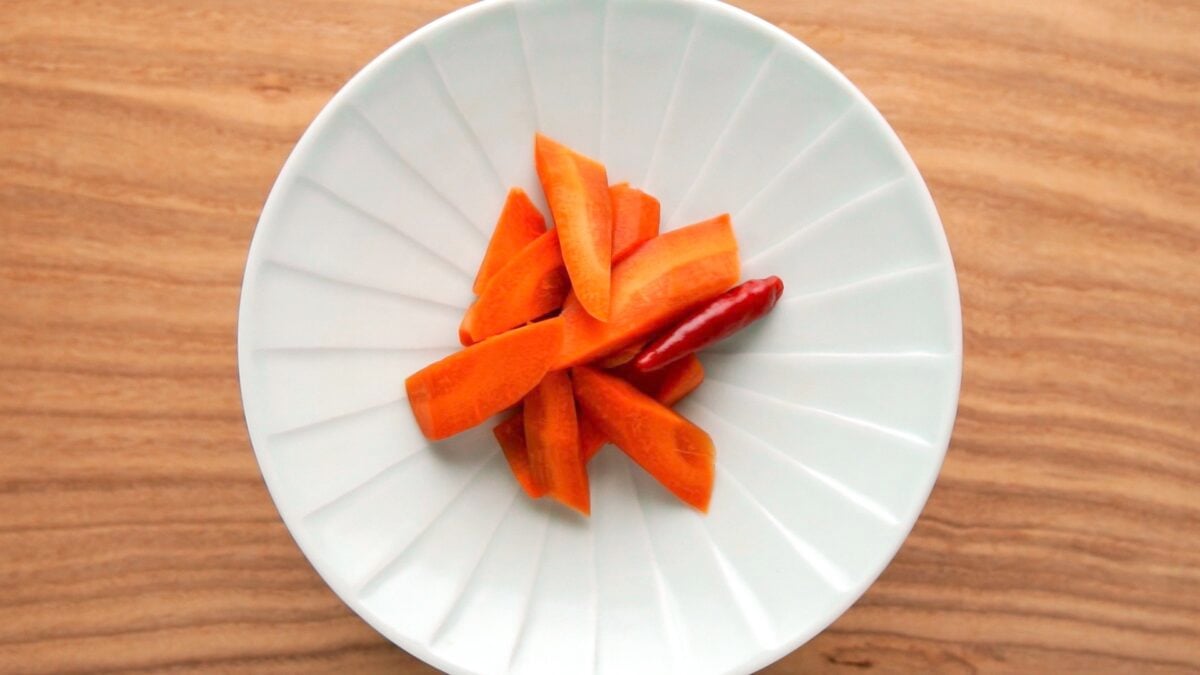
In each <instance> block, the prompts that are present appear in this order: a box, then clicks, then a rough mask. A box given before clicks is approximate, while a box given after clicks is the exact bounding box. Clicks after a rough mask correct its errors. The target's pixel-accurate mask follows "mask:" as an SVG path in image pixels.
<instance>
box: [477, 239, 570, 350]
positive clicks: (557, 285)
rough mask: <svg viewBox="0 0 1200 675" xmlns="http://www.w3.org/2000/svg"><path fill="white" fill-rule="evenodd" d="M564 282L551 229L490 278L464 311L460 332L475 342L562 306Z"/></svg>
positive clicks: (560, 260) (557, 249) (556, 242)
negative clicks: (477, 296) (480, 292)
mask: <svg viewBox="0 0 1200 675" xmlns="http://www.w3.org/2000/svg"><path fill="white" fill-rule="evenodd" d="M567 283H568V282H567V274H566V271H565V270H564V269H563V261H562V253H560V252H559V248H558V232H557V231H556V230H550V231H549V232H546V233H544V234H542V236H540V237H538V238H537V239H535V240H534V241H533V243H531V244H529V245H528V246H526V247H525V248H524V249H522V250H521V252H520V253H518V254H517V255H515V256H513V258H512V259H511V260H510V261H509V264H508V265H505V266H504V269H502V270H500V271H499V272H497V273H496V274H495V275H494V276H493V277H492V279H491V281H489V282H488V284H487V287H486V288H485V289H484V291H483V294H482V295H480V296H479V299H478V300H476V301H475V303H474V304H473V305H471V307H470V308H469V309H468V310H467V313H466V315H465V316H464V317H463V320H462V326H461V327H460V328H459V332H460V333H466V334H467V335H468V336H469V337H470V340H471V342H478V341H480V340H483V339H485V338H489V337H491V336H493V335H496V334H498V333H502V332H504V331H506V330H508V329H510V328H515V327H517V326H520V325H521V324H523V323H526V322H529V321H533V320H534V319H536V318H538V317H539V316H543V315H545V314H546V313H548V312H551V311H553V310H555V309H558V308H559V307H561V306H562V303H563V298H565V297H566V296H567Z"/></svg>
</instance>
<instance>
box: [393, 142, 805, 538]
mask: <svg viewBox="0 0 1200 675" xmlns="http://www.w3.org/2000/svg"><path fill="white" fill-rule="evenodd" d="M533 163H534V165H535V167H536V169H537V174H538V178H539V180H540V181H541V184H542V191H543V192H544V193H545V196H546V202H547V203H548V204H549V205H550V214H549V215H550V216H551V218H552V222H553V227H552V228H549V229H548V228H547V221H546V218H545V216H544V215H543V214H542V213H539V212H538V209H537V207H536V206H534V204H533V202H532V201H531V200H530V199H529V197H528V195H526V193H525V192H524V191H522V190H521V189H520V188H513V189H512V191H511V192H510V193H509V195H508V199H507V201H506V203H505V204H504V208H503V210H502V211H501V213H500V216H499V219H498V221H497V223H496V228H495V230H494V231H493V233H492V239H491V241H490V242H489V244H488V247H487V252H486V253H485V255H484V257H483V261H482V262H481V263H480V266H479V273H478V275H477V276H476V278H475V284H474V291H475V293H476V295H477V298H476V300H475V302H474V303H473V304H472V305H471V307H470V308H468V310H467V312H466V314H465V316H463V321H462V325H461V326H460V328H459V339H460V341H461V342H462V343H463V345H464V347H463V349H461V350H460V351H458V352H455V353H454V354H451V355H450V356H447V357H446V358H444V359H442V360H440V361H438V362H436V363H432V364H430V365H428V366H426V367H425V368H422V369H421V370H419V371H417V372H416V373H413V374H412V375H410V376H409V378H408V379H407V380H406V381H405V389H406V390H407V393H408V402H409V405H410V406H411V407H412V412H413V416H414V417H416V420H417V424H418V425H419V426H420V428H421V432H422V433H424V434H425V436H426V437H428V438H430V439H432V440H439V439H443V438H448V437H450V436H453V435H455V434H457V433H460V432H462V431H466V430H467V429H469V428H471V427H473V426H475V425H477V424H480V423H482V422H484V421H486V420H488V419H490V418H492V417H493V416H495V415H497V414H499V413H502V412H504V411H506V410H509V409H511V412H510V414H509V415H508V416H507V417H505V418H504V419H503V420H502V421H501V422H500V423H499V424H498V425H496V427H495V428H494V429H493V434H494V435H495V437H496V441H497V443H498V445H499V448H500V450H501V451H502V452H503V453H504V456H505V458H506V459H507V460H508V464H509V467H510V468H511V469H512V472H513V475H514V477H515V478H516V480H517V482H518V483H519V484H520V485H521V488H522V489H523V490H524V491H525V493H526V494H527V495H529V496H530V497H531V498H535V499H536V498H539V497H543V496H549V497H552V498H554V499H555V500H557V501H559V502H561V503H562V504H564V505H566V506H569V507H570V508H572V509H575V510H576V511H578V512H580V513H582V514H585V515H586V514H589V513H590V512H591V503H590V497H589V491H588V476H587V464H588V461H590V460H591V459H592V457H594V456H595V455H596V453H597V452H599V451H600V449H601V448H602V447H603V446H604V445H605V443H608V442H611V443H613V444H614V445H616V446H617V447H618V448H620V449H621V451H623V452H624V453H625V454H626V455H628V456H629V458H630V459H632V460H633V461H634V462H635V463H637V464H638V466H640V467H642V469H644V470H645V471H646V472H647V473H649V474H650V475H651V476H653V477H654V478H655V480H657V481H658V482H659V483H661V484H662V486H663V487H664V488H666V489H667V490H668V491H670V492H671V493H672V494H674V495H675V496H676V497H678V498H679V499H680V500H681V501H682V502H684V503H685V504H687V505H689V506H691V507H693V508H695V509H698V510H700V511H702V512H707V511H708V504H709V499H710V498H711V496H712V488H713V478H714V475H715V464H714V457H715V455H716V449H715V448H714V447H713V442H712V439H711V438H710V437H709V435H708V434H707V433H705V431H704V430H703V429H701V428H700V427H698V426H696V425H695V424H693V423H692V422H691V421H689V420H687V419H686V418H684V417H683V416H681V415H680V414H679V413H677V412H675V411H674V410H672V406H673V405H674V404H675V403H677V402H679V401H680V400H681V399H683V398H684V397H685V396H687V395H688V394H689V393H691V392H692V391H693V390H695V389H696V388H697V387H699V386H700V384H701V382H703V380H704V367H703V366H702V365H701V363H700V360H699V359H698V358H696V354H695V353H696V352H697V351H699V350H701V349H703V348H704V347H707V346H709V345H711V344H713V343H714V342H717V341H719V340H722V339H724V338H726V337H729V336H730V335H732V334H733V333H735V332H737V331H739V330H741V329H742V328H745V327H746V326H747V325H749V324H750V323H752V322H754V321H757V320H758V319H760V318H762V317H763V316H765V315H766V314H767V313H768V312H770V311H771V308H772V307H774V306H775V303H776V301H778V299H779V296H780V295H781V294H782V293H783V282H782V281H781V280H780V279H779V278H778V277H768V278H766V279H757V280H752V281H747V282H744V283H742V284H740V285H737V283H738V278H739V276H740V265H739V261H738V247H737V241H736V240H735V239H734V236H733V225H732V223H731V222H730V220H729V216H728V215H724V214H723V215H717V216H715V217H712V218H709V219H708V220H703V221H700V222H698V223H694V224H692V225H688V226H686V227H681V228H678V229H676V230H672V231H670V232H665V233H662V234H660V233H659V225H660V223H659V213H660V206H659V203H658V200H657V199H655V198H654V197H653V196H652V195H649V194H647V193H645V192H643V191H641V190H639V189H637V188H635V187H631V186H630V185H629V184H627V183H617V184H615V185H609V180H610V179H609V176H608V173H607V171H606V170H605V167H604V165H603V164H601V163H600V162H597V161H596V160H594V159H591V158H589V157H586V156H584V155H582V154H580V153H578V152H576V151H574V150H572V149H571V148H569V147H567V146H566V145H563V144H562V143H559V142H557V141H554V140H552V139H550V138H547V137H545V136H542V135H541V134H538V135H537V136H536V138H535V139H534V157H533Z"/></svg>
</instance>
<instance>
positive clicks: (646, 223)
mask: <svg viewBox="0 0 1200 675" xmlns="http://www.w3.org/2000/svg"><path fill="white" fill-rule="evenodd" d="M608 194H609V198H610V200H611V201H612V212H613V234H612V238H613V242H612V250H613V254H612V264H614V265H615V264H617V263H618V262H620V261H622V260H624V259H625V258H627V257H629V254H631V253H633V252H634V251H635V250H636V249H637V247H638V246H641V245H642V244H643V243H644V242H646V241H649V240H650V239H653V238H654V237H657V236H658V228H659V219H660V215H661V214H660V210H661V209H660V206H659V203H658V200H657V199H655V198H654V197H651V196H650V195H648V194H646V193H645V192H642V191H641V190H639V189H637V188H633V187H629V184H628V183H618V184H617V185H613V186H612V187H610V188H609V189H608Z"/></svg>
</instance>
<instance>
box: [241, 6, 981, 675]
mask: <svg viewBox="0 0 1200 675" xmlns="http://www.w3.org/2000/svg"><path fill="white" fill-rule="evenodd" d="M535 130H540V131H542V132H544V133H546V134H548V135H550V136H552V137H554V138H557V139H559V140H561V141H563V142H565V143H567V144H569V145H571V146H573V147H574V148H577V149H578V150H580V151H582V152H584V153H586V154H588V155H591V156H593V157H596V158H598V159H600V160H602V161H603V162H604V163H605V164H606V165H607V167H608V172H609V174H608V175H609V178H610V180H612V181H613V182H618V181H629V182H630V183H632V184H634V185H635V186H639V187H642V188H644V189H645V190H647V191H648V192H650V193H651V194H654V195H656V196H657V197H658V198H659V199H660V200H661V202H662V207H663V228H664V230H670V229H672V228H676V227H680V226H682V225H686V224H689V223H691V222H695V221H697V220H700V219H703V218H707V217H710V216H713V215H716V214H718V213H722V212H729V213H731V214H732V215H733V222H734V224H735V228H736V232H737V236H738V240H739V243H740V246H741V255H742V260H743V269H744V271H743V277H744V278H755V277H762V276H767V275H771V274H776V275H779V276H780V277H782V278H783V280H784V281H785V282H786V285H787V290H786V293H785V295H784V299H783V300H782V301H781V302H780V304H779V305H778V307H777V308H776V309H775V311H774V312H773V314H772V315H771V316H770V317H769V318H768V319H767V320H765V321H762V322H760V323H759V324H757V325H756V326H755V327H753V328H752V329H750V330H748V331H744V332H743V333H742V334H739V335H738V336H737V337H736V338H734V339H731V340H729V341H727V342H725V343H722V344H720V345H718V346H717V347H716V348H714V349H712V350H710V351H707V352H705V353H704V355H703V362H704V366H705V368H706V369H707V373H708V377H707V379H706V380H705V382H704V383H703V385H701V387H700V388H699V389H698V390H697V391H696V392H695V393H693V394H692V395H691V396H690V398H688V399H687V400H686V401H685V402H684V403H682V404H681V405H680V406H679V410H680V412H682V413H683V414H684V415H686V416H687V417H688V418H690V419H691V420H693V421H694V422H696V423H697V424H699V425H700V426H701V427H703V428H704V429H705V430H707V431H708V432H709V433H710V434H711V435H712V437H713V440H714V442H715V444H716V447H717V479H716V487H715V490H714V494H713V498H712V505H711V510H710V513H709V514H708V515H707V516H703V515H700V514H698V513H696V512H695V511H692V510H691V509H689V508H687V507H685V506H683V505H681V504H680V503H679V502H678V501H676V500H675V499H674V498H672V497H671V496H669V495H668V493H667V492H666V491H664V490H663V489H662V488H660V487H659V486H658V484H657V483H655V482H654V481H653V480H652V479H650V478H649V477H648V476H647V475H646V474H645V473H644V472H642V471H641V470H640V469H639V468H638V467H637V466H636V465H634V464H632V463H631V462H630V461H628V460H627V459H626V458H625V457H624V456H623V455H622V454H621V452H620V451H618V450H616V449H615V448H612V447H609V448H607V449H606V450H604V451H602V452H601V454H600V455H599V456H598V457H597V458H596V459H595V461H593V463H592V464H591V466H590V475H591V480H592V512H593V514H594V515H593V516H592V517H591V519H583V518H581V517H578V516H575V515H573V514H572V513H570V512H568V511H566V510H565V509H563V508H560V507H557V506H556V505H555V504H552V503H545V502H544V501H542V502H533V501H531V500H529V499H527V498H525V496H524V495H523V494H521V493H520V491H519V489H518V487H517V484H516V482H515V481H514V480H513V478H512V476H511V475H510V474H509V470H508V467H507V465H506V463H505V461H504V458H503V455H502V454H501V453H500V452H499V451H498V450H497V447H496V445H495V443H494V441H493V439H492V437H491V428H490V425H484V426H482V427H480V428H478V429H475V430H472V431H469V432H467V433H464V434H462V435H460V436H459V437H456V438H453V439H451V440H449V441H445V442H441V443H436V444H431V443H429V442H427V441H426V440H425V439H424V438H422V436H421V434H420V433H419V431H418V430H417V426H416V424H415V422H414V420H413V418H412V415H411V413H410V412H409V409H408V405H407V403H406V402H405V400H404V386H403V383H404V379H405V377H406V376H408V375H409V374H410V373H412V372H414V371H416V370H417V369H419V368H421V367H423V366H425V365H426V364H428V363H430V362H432V361H434V360H436V359H438V358H441V357H442V356H444V355H446V354H448V353H450V352H452V351H454V350H455V349H456V348H457V340H456V337H457V326H458V322H459V320H460V318H461V315H462V312H463V309H464V308H465V307H466V306H467V305H468V303H470V302H471V300H472V295H471V281H472V278H473V276H474V273H475V269H476V266H477V265H478V263H479V261H480V259H481V256H482V253H483V250H484V246H485V244H486V242H487V238H488V234H489V232H490V231H491V228H492V226H493V223H494V221H495V218H496V216H497V214H498V213H499V211H500V207H501V205H502V203H503V200H504V196H505V193H506V191H507V190H508V188H509V187H510V186H514V185H516V186H521V187H523V188H525V190H526V191H528V192H529V193H530V194H531V195H534V196H535V200H538V201H539V204H543V202H541V200H542V197H541V190H540V188H539V186H538V183H537V180H536V175H535V172H534V167H533V161H532V152H533V135H534V131H535ZM961 353H962V346H961V328H960V316H959V305H958V293H957V287H956V284H955V276H954V270H953V264H952V262H951V259H950V253H949V250H948V248H947V245H946V240H945V236H944V234H943V232H942V228H941V224H940V222H939V220H938V217H937V213H936V211H935V210H934V206H933V203H932V201H931V200H930V197H929V194H928V192H927V190H926V188H925V185H924V183H923V181H922V179H921V176H920V175H919V174H918V172H917V170H916V168H915V167H914V166H913V163H912V161H911V160H910V159H909V157H908V155H907V154H906V153H905V151H904V149H903V147H902V146H901V145H900V142H899V141H898V140H897V138H896V136H895V135H894V134H893V132H892V131H891V129H890V128H889V127H888V125H887V124H886V123H885V122H884V120H883V119H882V118H881V117H880V115H879V113H878V112H877V111H876V110H875V109H874V108H873V107H872V106H871V104H870V103H868V102H867V100H866V99H865V98H864V97H863V96H862V95H861V94H860V93H859V92H858V91H857V90H856V89H855V88H854V87H853V85H851V84H850V82H848V81H847V80H846V79H845V78H844V77H843V76H842V75H841V74H840V73H838V72H837V71H836V70H835V69H834V68H833V67H832V66H830V65H829V64H828V63H826V62H825V61H824V60H822V59H821V58H820V57H819V56H817V55H816V54H815V53H813V52H812V51H811V50H809V49H808V48H807V47H805V46H804V45H803V44H801V43H799V42H798V41H796V40H795V39H793V38H791V37H790V36H788V35H787V34H786V33H784V32H783V31H781V30H778V29H777V28H775V27H773V26H771V25H769V24H767V23H765V22H763V21H761V20H759V19H756V18H754V17H753V16H750V15H748V14H746V13H743V12H741V11H739V10H736V9H733V8H731V7H728V6H725V5H721V4H718V3H715V2H706V1H702V0H686V1H684V0H675V1H665V0H663V1H648V0H608V1H607V2H605V1H602V0H578V1H570V0H555V1H554V2H549V1H546V2H535V1H515V2H514V1H507V0H498V1H493V2H484V3H481V4H478V5H473V6H471V7H469V8H466V9H463V10H460V11H458V12H455V13H453V14H451V15H449V16H447V17H445V18H443V19H441V20H439V21H436V22H434V23H433V24H431V25H429V26H427V27H425V28H423V29H421V30H419V31H417V32H416V33H414V34H412V35H411V36H409V37H407V38H406V39H404V40H402V41H401V42H399V43H398V44H396V45H395V46H394V47H392V48H391V49H389V50H388V51H387V52H385V53H384V54H383V55H382V56H380V57H379V58H377V59H376V60H375V61H374V62H372V63H371V64H370V65H368V66H367V67H366V68H364V69H363V71H362V72H360V73H359V74H358V75H357V76H355V77H354V79H353V80H352V81H351V82H350V83H349V84H348V85H347V86H346V87H345V88H344V89H343V90H342V91H341V92H340V93H338V94H337V96H336V97H334V99H333V100H332V101H331V102H330V104H329V105H328V106H326V108H325V109H324V111H322V112H321V114H320V115H319V116H318V117H317V119H316V121H315V122H314V123H313V125H312V127H311V128H310V129H309V130H308V132H307V133H306V134H305V135H304V137H303V139H302V140H301V141H300V143H299V144H298V145H297V147H296V149H295V152H294V153H293V154H292V156H291V158H290V159H289V160H288V162H287V164H286V166H285V167H284V169H283V171H282V172H281V174H280V176H279V179H278V181H277V182H276V184H275V187H274V189H273V190H272V191H271V195H270V198H269V199H268V201H267V205H266V207H265V208H264V210H263V214H262V219H261V221H260V222H259V225H258V229H257V231H256V232H255V235H254V242H253V245H252V246H251V249H250V256H249V260H248V262H247V264H246V276H245V285H244V288H243V292H242V304H241V314H240V319H239V333H238V360H239V367H240V372H241V383H242V396H243V400H244V405H245V412H246V420H247V423H248V425H249V429H250V436H251V439H252V440H253V444H254V449H255V452H256V453H257V455H258V461H259V464H260V465H261V467H262V472H263V475H264V476H265V478H266V482H267V485H268V487H269V488H270V491H271V495H272V496H273V497H274V499H275V503H276V504H277V505H278V507H279V511H280V513H281V514H282V516H283V519H284V521H285V522H286V523H287V526H288V528H289V529H290V530H291V532H292V534H293V535H294V536H295V538H296V541H297V542H298V543H299V544H300V547H301V548H302V549H303V550H304V553H305V554H306V555H307V556H308V558H309V560H311V561H312V563H313V565H314V566H315V567H316V568H317V570H318V571H319V572H320V574H321V575H322V576H323V577H324V578H325V580H326V581H327V582H328V583H329V585H330V586H332V587H333V589H334V590H335V591H336V592H337V593H338V595H340V596H341V597H342V598H343V599H344V600H345V601H346V603H347V604H349V605H350V606H351V607H352V608H353V609H354V610H355V611H356V612H358V613H359V614H360V615H361V616H362V617H363V618H364V619H366V620H367V621H368V622H370V624H371V625H372V626H374V627H375V628H376V629H378V630H379V631H380V632H382V633H383V634H384V635H386V636H387V637H389V638H390V639H391V640H393V641H394V642H396V643H397V644H398V645H400V646H401V647H403V648H404V649H406V650H408V651H409V652H411V653H413V654H415V655H416V656H418V657H420V658H421V659H424V660H425V661H427V662H429V663H431V664H433V665H435V666H437V667H439V668H442V669H444V670H447V671H451V672H462V673H467V672H472V673H474V672H478V673H496V672H521V673H534V672H544V673H592V672H598V673H620V674H629V673H638V672H645V673H664V672H679V673H731V672H749V671H752V670H754V669H756V668H760V667H762V666H764V665H766V664H767V663H769V662H771V661H773V660H775V659H777V658H779V657H781V656H783V655H784V654H786V653H788V652H789V651H791V650H792V649H795V648H796V647H797V646H799V645H800V644H802V643H803V642H804V641H805V640H808V639H809V638H810V637H812V636H813V635H815V634H816V633H817V632H819V631H820V630H822V629H823V628H824V627H825V626H827V625H829V623H830V622H832V621H833V620H834V619H835V618H836V617H837V616H838V615H839V614H840V613H841V612H843V611H844V610H845V609H846V608H847V607H848V606H849V605H850V604H851V603H853V602H854V600H855V599H856V598H858V597H859V595H861V594H862V593H863V591H865V590H866V588H867V587H868V586H869V585H870V583H871V582H872V581H873V580H874V579H875V577H876V576H878V575H879V573H880V572H881V571H882V570H883V568H884V566H885V565H886V564H887V563H888V561H889V560H890V559H891V557H892V556H893V555H894V554H895V552H896V550H897V549H898V547H899V546H900V544H901V542H902V541H903V540H904V538H905V536H906V534H907V533H908V531H909V529H910V528H911V527H912V525H913V522H914V521H915V520H916V518H917V515H918V513H919V512H920V510H921V507H922V505H923V504H924V502H925V499H926V497H927V496H928V494H929V491H930V488H931V487H932V485H933V482H934V479H935V477H936V476H937V473H938V469H939V467H940V465H941V462H942V457H943V455H944V454H945V450H946V445H947V442H948V439H949V435H950V429H951V426H952V423H953V419H954V413H955V409H956V405H957V398H958V384H959V375H960V371H961Z"/></svg>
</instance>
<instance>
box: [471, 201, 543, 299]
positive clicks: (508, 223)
mask: <svg viewBox="0 0 1200 675" xmlns="http://www.w3.org/2000/svg"><path fill="white" fill-rule="evenodd" d="M545 231H546V219H545V218H543V217H542V214H541V213H540V212H538V210H537V207H536V206H534V205H533V202H531V201H529V195H527V194H525V191H524V190H522V189H521V188H513V189H511V190H509V191H508V198H507V199H506V200H505V202H504V210H502V211H501V212H500V219H499V220H497V221H496V229H494V230H492V239H491V241H489V242H488V247H487V252H485V253H484V254H483V262H481V263H479V273H478V274H476V275H475V284H474V285H473V286H472V290H474V291H475V293H476V294H477V295H478V294H480V293H483V289H484V288H486V287H487V283H488V281H490V280H491V278H492V275H494V274H496V273H497V272H499V271H500V270H501V269H502V268H503V267H504V266H505V265H506V264H507V263H508V261H509V260H510V259H511V258H512V257H513V256H514V255H516V254H517V253H518V252H519V251H520V250H521V249H523V248H525V247H526V246H528V245H529V244H530V243H531V242H532V241H533V240H534V239H537V238H538V237H539V236H541V234H542V233H544V232H545Z"/></svg>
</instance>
